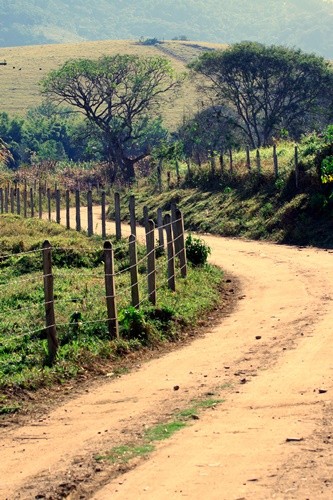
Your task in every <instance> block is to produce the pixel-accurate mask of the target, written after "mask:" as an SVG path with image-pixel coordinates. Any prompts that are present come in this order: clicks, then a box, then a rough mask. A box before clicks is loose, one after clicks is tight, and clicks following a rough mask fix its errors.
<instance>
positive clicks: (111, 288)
mask: <svg viewBox="0 0 333 500" xmlns="http://www.w3.org/2000/svg"><path fill="white" fill-rule="evenodd" d="M104 271H105V293H106V307H107V313H108V320H107V322H108V330H109V334H110V337H111V339H115V338H119V328H118V318H117V306H116V287H115V279H114V278H115V277H114V261H113V248H112V243H111V242H110V241H105V242H104Z"/></svg>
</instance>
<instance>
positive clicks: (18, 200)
mask: <svg viewBox="0 0 333 500" xmlns="http://www.w3.org/2000/svg"><path fill="white" fill-rule="evenodd" d="M16 213H17V215H21V191H20V188H19V187H18V188H17V189H16Z"/></svg>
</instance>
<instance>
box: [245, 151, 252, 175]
mask: <svg viewBox="0 0 333 500" xmlns="http://www.w3.org/2000/svg"><path fill="white" fill-rule="evenodd" d="M246 167H247V169H248V171H249V172H251V157H250V147H249V146H246Z"/></svg>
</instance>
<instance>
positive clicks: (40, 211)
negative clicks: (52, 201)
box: [38, 186, 43, 219]
mask: <svg viewBox="0 0 333 500" xmlns="http://www.w3.org/2000/svg"><path fill="white" fill-rule="evenodd" d="M42 189H43V188H42V186H39V188H38V217H39V218H40V219H42V218H43V197H42V195H43V191H42Z"/></svg>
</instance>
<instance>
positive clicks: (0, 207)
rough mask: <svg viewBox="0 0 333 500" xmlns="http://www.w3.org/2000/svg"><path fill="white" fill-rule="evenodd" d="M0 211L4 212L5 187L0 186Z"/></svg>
mask: <svg viewBox="0 0 333 500" xmlns="http://www.w3.org/2000/svg"><path fill="white" fill-rule="evenodd" d="M0 212H1V213H2V214H3V188H0Z"/></svg>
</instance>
